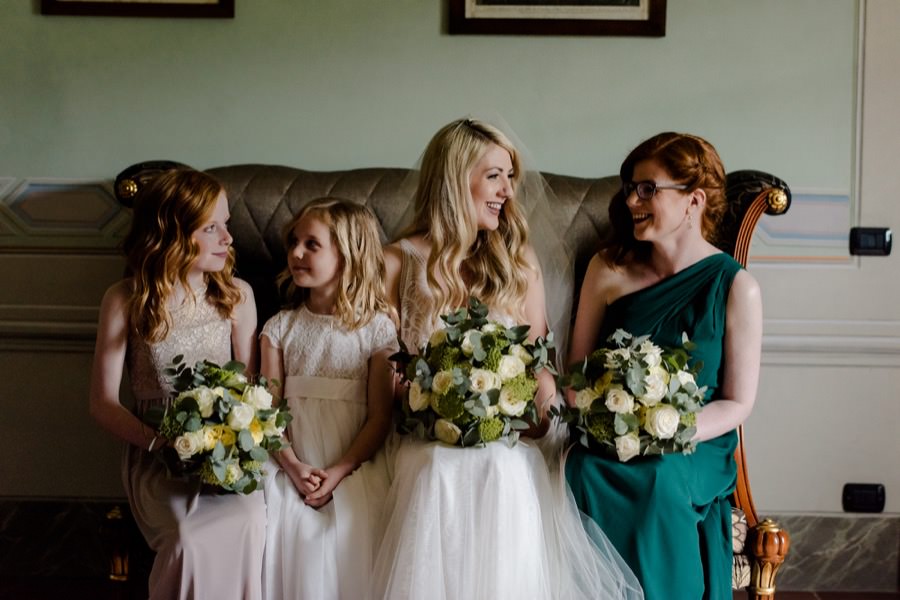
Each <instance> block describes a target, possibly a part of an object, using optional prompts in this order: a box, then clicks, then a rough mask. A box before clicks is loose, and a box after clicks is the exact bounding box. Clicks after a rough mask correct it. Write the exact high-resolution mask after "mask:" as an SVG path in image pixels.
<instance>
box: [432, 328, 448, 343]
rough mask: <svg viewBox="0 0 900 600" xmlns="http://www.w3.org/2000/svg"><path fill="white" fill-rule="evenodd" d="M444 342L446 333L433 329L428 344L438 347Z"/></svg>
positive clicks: (442, 330)
mask: <svg viewBox="0 0 900 600" xmlns="http://www.w3.org/2000/svg"><path fill="white" fill-rule="evenodd" d="M445 341H447V331H446V330H444V329H435V330H434V333H432V334H431V337H430V338H429V339H428V343H429V344H430V345H431V346H440V345H441V344H443V343H444V342H445Z"/></svg>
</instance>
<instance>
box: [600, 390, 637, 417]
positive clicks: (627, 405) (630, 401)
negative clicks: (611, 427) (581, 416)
mask: <svg viewBox="0 0 900 600" xmlns="http://www.w3.org/2000/svg"><path fill="white" fill-rule="evenodd" d="M605 404H606V408H608V409H609V410H610V412H614V413H630V412H632V411H633V410H634V396H632V395H631V394H629V393H628V392H626V391H625V389H624V388H623V387H622V386H621V385H611V386H609V389H608V390H606V402H605Z"/></svg>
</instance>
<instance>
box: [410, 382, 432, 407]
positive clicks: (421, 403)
mask: <svg viewBox="0 0 900 600" xmlns="http://www.w3.org/2000/svg"><path fill="white" fill-rule="evenodd" d="M430 403H431V394H430V393H429V392H426V391H425V390H423V389H422V386H421V385H419V382H418V381H413V382H412V384H410V386H409V409H410V410H411V411H413V412H419V411H420V410H425V409H426V408H428V405H429V404H430Z"/></svg>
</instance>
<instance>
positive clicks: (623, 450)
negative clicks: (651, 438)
mask: <svg viewBox="0 0 900 600" xmlns="http://www.w3.org/2000/svg"><path fill="white" fill-rule="evenodd" d="M640 452H641V440H640V439H639V438H638V436H637V434H636V433H626V434H625V435H620V436H618V437H617V438H616V454H618V455H619V460H620V461H622V462H628V461H629V460H631V459H632V458H634V457H635V456H637V455H638V454H640Z"/></svg>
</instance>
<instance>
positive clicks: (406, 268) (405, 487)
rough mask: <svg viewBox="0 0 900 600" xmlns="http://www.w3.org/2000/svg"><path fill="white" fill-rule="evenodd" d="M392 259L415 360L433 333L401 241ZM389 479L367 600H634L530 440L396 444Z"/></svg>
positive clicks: (626, 580) (609, 553)
mask: <svg viewBox="0 0 900 600" xmlns="http://www.w3.org/2000/svg"><path fill="white" fill-rule="evenodd" d="M400 248H401V249H402V251H403V265H402V268H401V275H400V301H401V309H402V314H401V319H402V320H401V337H402V339H403V341H404V343H405V344H406V345H407V346H408V347H409V348H410V349H412V348H419V347H421V346H422V345H424V343H425V342H426V341H427V339H428V337H429V336H430V334H431V333H432V332H433V331H434V329H436V328H437V327H439V326H440V323H435V322H432V321H431V320H430V317H429V316H428V315H429V311H428V306H429V302H430V293H429V289H428V285H427V280H426V275H425V259H424V258H423V257H422V256H421V255H420V254H419V253H418V251H417V250H416V248H415V247H414V246H413V245H412V244H411V243H409V242H408V241H407V240H401V241H400ZM491 318H492V319H494V320H497V321H501V322H503V323H504V324H506V325H512V324H513V322H512V319H510V318H508V317H504V316H503V315H497V314H493V313H492V314H491ZM392 471H393V481H392V483H391V489H390V492H389V493H388V496H387V500H386V503H385V516H384V531H383V534H382V540H381V545H380V548H379V551H378V554H377V556H376V559H375V568H374V573H373V576H372V589H371V591H370V595H369V598H371V599H373V600H374V599H376V598H377V599H382V598H384V599H391V600H399V599H406V598H409V599H415V598H429V599H434V600H470V599H476V598H478V599H480V598H492V599H504V598H509V599H515V600H521V599H532V598H533V599H541V600H546V599H551V600H563V599H566V600H568V599H573V600H574V599H585V600H586V599H591V600H593V599H625V598H627V599H636V598H642V593H641V590H640V586H639V584H638V583H637V580H636V579H635V578H634V576H633V574H632V573H631V571H630V570H629V569H628V567H627V566H626V565H625V563H624V562H623V561H622V559H621V558H620V557H619V555H618V553H617V552H616V551H615V549H614V548H613V547H612V545H611V544H610V543H609V542H608V540H606V537H605V536H604V535H603V534H602V532H601V531H600V530H599V528H597V526H596V524H594V523H593V522H592V521H590V520H589V519H587V518H586V517H583V515H581V513H579V512H578V509H577V507H576V506H575V502H574V499H573V498H572V497H571V493H568V491H567V488H566V484H565V479H564V478H563V477H562V476H561V474H560V473H559V469H558V464H556V465H554V468H553V469H552V471H551V469H550V468H548V463H547V461H545V458H544V454H543V453H542V452H541V449H540V448H539V447H538V446H537V444H536V443H535V442H534V441H533V440H529V439H527V438H521V439H520V440H519V442H518V443H517V444H516V445H515V446H513V447H510V446H509V445H508V444H507V443H506V442H505V440H499V441H497V442H492V443H489V444H487V446H486V447H484V448H458V447H451V446H447V445H445V444H441V443H439V442H425V441H421V440H418V439H415V438H413V437H411V436H405V437H403V438H402V439H401V440H400V442H399V446H398V448H397V449H396V452H395V453H394V462H393V469H392ZM551 473H552V474H551ZM585 527H587V528H588V529H589V530H590V535H588V533H587V532H586V529H585Z"/></svg>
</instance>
